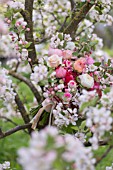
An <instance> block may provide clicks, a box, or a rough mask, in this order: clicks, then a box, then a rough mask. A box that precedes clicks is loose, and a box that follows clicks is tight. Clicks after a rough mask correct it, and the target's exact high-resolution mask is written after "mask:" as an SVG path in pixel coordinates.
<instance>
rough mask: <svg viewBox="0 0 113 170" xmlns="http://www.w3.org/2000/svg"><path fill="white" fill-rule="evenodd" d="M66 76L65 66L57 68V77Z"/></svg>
mask: <svg viewBox="0 0 113 170" xmlns="http://www.w3.org/2000/svg"><path fill="white" fill-rule="evenodd" d="M65 76H66V70H65V69H64V68H63V67H58V68H57V69H56V77H57V78H64V77H65Z"/></svg>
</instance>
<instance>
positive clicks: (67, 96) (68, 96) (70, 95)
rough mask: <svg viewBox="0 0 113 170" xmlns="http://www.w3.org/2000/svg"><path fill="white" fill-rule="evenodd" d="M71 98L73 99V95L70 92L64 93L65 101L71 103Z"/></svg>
mask: <svg viewBox="0 0 113 170" xmlns="http://www.w3.org/2000/svg"><path fill="white" fill-rule="evenodd" d="M71 98H72V94H71V93H69V92H66V93H64V100H65V101H68V102H69V101H70V100H71Z"/></svg>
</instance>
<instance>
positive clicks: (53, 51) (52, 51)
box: [48, 48, 63, 56]
mask: <svg viewBox="0 0 113 170" xmlns="http://www.w3.org/2000/svg"><path fill="white" fill-rule="evenodd" d="M53 54H57V55H58V56H62V55H63V54H62V50H60V49H53V48H49V51H48V55H49V56H51V55H53Z"/></svg>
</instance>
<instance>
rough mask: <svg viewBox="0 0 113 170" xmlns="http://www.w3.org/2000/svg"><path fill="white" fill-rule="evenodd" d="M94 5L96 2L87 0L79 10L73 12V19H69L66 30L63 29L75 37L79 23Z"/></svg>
mask: <svg viewBox="0 0 113 170" xmlns="http://www.w3.org/2000/svg"><path fill="white" fill-rule="evenodd" d="M94 2H95V0H94ZM93 5H94V4H91V3H89V2H86V3H85V4H84V5H83V6H82V8H81V9H80V11H79V12H75V13H74V14H73V18H71V20H70V21H69V24H68V26H67V27H66V28H65V30H64V31H63V30H62V31H63V32H64V33H66V34H70V35H71V36H72V37H73V35H74V34H75V32H76V30H77V28H78V25H79V23H80V22H81V21H82V20H83V19H84V18H85V17H86V15H87V14H88V12H89V11H90V9H91V8H92V6H93Z"/></svg>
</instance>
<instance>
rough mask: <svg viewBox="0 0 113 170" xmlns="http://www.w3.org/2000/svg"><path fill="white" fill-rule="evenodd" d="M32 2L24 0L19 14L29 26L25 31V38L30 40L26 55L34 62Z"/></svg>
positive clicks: (31, 0) (32, 0)
mask: <svg viewBox="0 0 113 170" xmlns="http://www.w3.org/2000/svg"><path fill="white" fill-rule="evenodd" d="M33 3H34V0H25V10H21V12H20V13H21V15H22V16H23V18H24V20H25V21H26V22H27V26H28V27H29V28H30V31H29V32H27V31H26V32H25V39H26V41H28V42H31V45H30V47H29V49H30V51H28V57H29V58H31V61H32V64H34V63H35V62H36V49H35V43H34V37H33V21H32V13H33Z"/></svg>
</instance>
